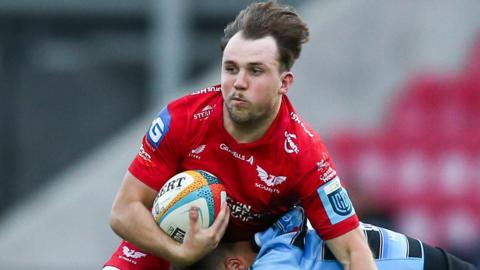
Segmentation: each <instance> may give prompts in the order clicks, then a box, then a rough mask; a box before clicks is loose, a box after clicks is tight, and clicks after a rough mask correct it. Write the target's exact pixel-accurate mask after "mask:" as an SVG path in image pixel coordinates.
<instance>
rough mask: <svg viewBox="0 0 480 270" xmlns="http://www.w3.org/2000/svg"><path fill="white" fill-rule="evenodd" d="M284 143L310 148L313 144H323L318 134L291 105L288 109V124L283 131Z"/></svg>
mask: <svg viewBox="0 0 480 270" xmlns="http://www.w3.org/2000/svg"><path fill="white" fill-rule="evenodd" d="M284 135H285V139H286V144H290V145H292V146H293V144H295V141H296V144H298V147H302V148H312V146H314V145H323V141H322V139H321V138H320V135H319V134H318V133H317V132H316V131H315V130H314V129H313V128H312V126H311V125H310V124H309V123H308V122H306V121H305V120H304V119H303V118H302V116H301V115H300V114H299V113H297V112H296V111H295V110H294V109H293V107H291V108H289V110H288V125H287V131H286V132H285V134H284Z"/></svg>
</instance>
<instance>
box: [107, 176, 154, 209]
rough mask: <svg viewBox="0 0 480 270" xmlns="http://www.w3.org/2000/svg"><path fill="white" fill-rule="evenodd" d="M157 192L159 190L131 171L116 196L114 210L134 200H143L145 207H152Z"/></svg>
mask: <svg viewBox="0 0 480 270" xmlns="http://www.w3.org/2000/svg"><path fill="white" fill-rule="evenodd" d="M156 194H157V191H156V190H155V189H153V188H151V187H149V186H147V185H146V184H145V183H143V182H142V181H140V180H139V179H138V178H136V177H135V176H134V175H132V174H131V173H130V172H127V173H126V174H125V176H124V177H123V181H122V184H121V185H120V189H119V191H118V193H117V196H116V197H115V201H114V203H113V209H112V211H115V210H117V209H118V210H120V209H121V208H123V207H126V206H127V205H128V204H129V203H132V202H141V203H142V204H143V205H145V207H147V208H150V207H151V206H152V204H153V200H154V199H155V196H156Z"/></svg>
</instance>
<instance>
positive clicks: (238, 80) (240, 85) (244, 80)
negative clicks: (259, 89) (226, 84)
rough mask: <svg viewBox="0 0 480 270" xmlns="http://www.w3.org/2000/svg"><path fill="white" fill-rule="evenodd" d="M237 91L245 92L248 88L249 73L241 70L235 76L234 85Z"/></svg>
mask: <svg viewBox="0 0 480 270" xmlns="http://www.w3.org/2000/svg"><path fill="white" fill-rule="evenodd" d="M233 87H235V89H236V90H245V89H247V88H248V74H247V72H245V71H243V70H240V71H239V72H238V73H237V75H236V76H235V82H234V84H233Z"/></svg>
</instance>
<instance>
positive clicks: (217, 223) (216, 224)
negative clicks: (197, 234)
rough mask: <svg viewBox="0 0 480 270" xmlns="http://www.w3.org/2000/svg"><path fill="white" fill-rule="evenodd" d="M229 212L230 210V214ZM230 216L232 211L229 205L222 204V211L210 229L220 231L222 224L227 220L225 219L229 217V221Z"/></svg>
mask: <svg viewBox="0 0 480 270" xmlns="http://www.w3.org/2000/svg"><path fill="white" fill-rule="evenodd" d="M227 212H228V215H227ZM229 217H230V211H229V208H228V205H227V204H224V205H223V206H222V209H220V212H219V213H218V216H217V218H216V219H215V221H214V222H213V224H212V226H210V230H214V231H218V230H219V228H220V227H221V226H222V224H223V223H224V222H225V219H227V222H228V219H229Z"/></svg>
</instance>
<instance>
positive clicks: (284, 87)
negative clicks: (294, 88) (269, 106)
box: [279, 71, 293, 94]
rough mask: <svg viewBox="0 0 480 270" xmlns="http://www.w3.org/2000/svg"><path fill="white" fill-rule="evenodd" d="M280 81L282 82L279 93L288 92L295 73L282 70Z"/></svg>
mask: <svg viewBox="0 0 480 270" xmlns="http://www.w3.org/2000/svg"><path fill="white" fill-rule="evenodd" d="M280 82H281V83H282V84H281V85H280V89H279V93H280V94H286V93H287V92H288V89H289V88H290V85H292V83H293V73H292V72H290V71H284V72H282V74H281V75H280Z"/></svg>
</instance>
